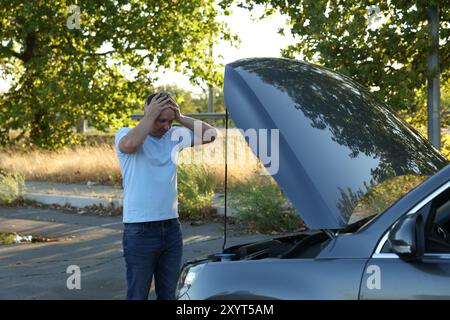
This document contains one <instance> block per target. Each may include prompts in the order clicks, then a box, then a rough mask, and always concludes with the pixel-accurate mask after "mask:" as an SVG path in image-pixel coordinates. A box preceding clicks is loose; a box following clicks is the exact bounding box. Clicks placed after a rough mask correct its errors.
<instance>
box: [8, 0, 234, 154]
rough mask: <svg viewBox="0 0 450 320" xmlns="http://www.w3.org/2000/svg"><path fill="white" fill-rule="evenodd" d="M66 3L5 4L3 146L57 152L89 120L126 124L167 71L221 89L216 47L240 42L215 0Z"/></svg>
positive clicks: (47, 0) (102, 124)
mask: <svg viewBox="0 0 450 320" xmlns="http://www.w3.org/2000/svg"><path fill="white" fill-rule="evenodd" d="M71 4H72V2H69V1H57V0H45V1H44V0H36V1H33V2H30V1H21V0H8V1H2V2H1V3H0V35H1V37H0V39H1V42H0V73H1V75H2V76H3V78H6V77H12V78H13V84H12V87H11V88H10V90H9V91H8V92H6V93H4V94H3V95H2V96H0V97H1V100H0V123H1V124H2V126H1V128H0V142H2V143H3V144H5V143H10V142H11V141H10V136H9V135H10V131H11V130H17V131H18V132H19V135H18V137H17V139H22V138H28V141H29V142H30V143H31V144H34V145H37V146H41V147H46V148H57V147H59V146H62V145H65V144H68V143H70V142H72V141H73V140H74V139H75V138H76V135H75V134H74V133H73V132H72V127H73V126H75V125H76V124H77V122H78V121H79V119H80V118H84V119H86V120H90V122H91V123H92V124H93V125H94V126H95V127H97V128H98V129H105V128H106V127H115V126H119V125H121V124H124V122H126V120H125V119H127V118H128V115H129V114H130V112H131V110H132V109H136V107H137V106H138V105H140V104H142V102H143V100H144V99H145V96H146V94H147V93H148V92H150V91H152V83H153V82H154V81H155V80H156V79H155V78H151V77H149V74H152V73H155V72H156V71H157V70H158V69H159V68H161V67H165V68H172V69H174V70H177V71H183V72H184V73H185V74H187V75H189V76H190V78H191V80H192V81H193V82H195V81H197V82H198V81H202V80H203V81H206V82H211V83H215V84H217V85H220V83H221V76H222V75H221V73H220V71H219V70H220V69H219V67H220V66H215V65H214V64H213V61H212V59H211V57H210V55H209V48H210V46H211V44H212V43H214V42H215V41H218V40H228V41H231V42H232V41H233V40H234V39H235V37H234V36H232V35H230V33H229V31H228V29H227V28H226V26H225V25H224V24H223V23H221V22H218V19H217V17H218V16H219V15H221V14H228V12H227V11H226V10H220V8H217V7H216V6H215V5H214V1H213V0H191V1H177V0H173V1H165V0H152V1H145V0H135V1H125V0H102V1H78V5H77V6H70V5H71Z"/></svg>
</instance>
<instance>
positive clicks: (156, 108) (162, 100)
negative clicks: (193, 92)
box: [144, 93, 172, 123]
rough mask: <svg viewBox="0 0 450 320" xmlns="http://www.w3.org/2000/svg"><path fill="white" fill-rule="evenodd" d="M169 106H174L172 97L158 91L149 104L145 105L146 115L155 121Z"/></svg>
mask: <svg viewBox="0 0 450 320" xmlns="http://www.w3.org/2000/svg"><path fill="white" fill-rule="evenodd" d="M167 108H172V103H171V98H170V97H169V96H167V95H163V94H161V93H158V94H157V95H156V96H155V97H154V98H153V99H152V101H151V102H150V103H149V104H147V105H145V106H144V117H146V118H148V119H149V120H150V121H151V122H152V123H153V122H154V121H155V120H156V119H157V118H158V117H159V115H160V114H161V112H162V111H163V110H165V109H167Z"/></svg>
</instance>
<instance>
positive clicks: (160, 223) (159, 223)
mask: <svg viewBox="0 0 450 320" xmlns="http://www.w3.org/2000/svg"><path fill="white" fill-rule="evenodd" d="M177 220H178V218H173V219H168V220H158V221H147V222H132V223H125V224H132V225H144V226H155V225H157V226H166V225H169V224H172V223H174V222H175V221H177Z"/></svg>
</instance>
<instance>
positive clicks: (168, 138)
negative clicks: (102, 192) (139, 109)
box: [115, 93, 217, 300]
mask: <svg viewBox="0 0 450 320" xmlns="http://www.w3.org/2000/svg"><path fill="white" fill-rule="evenodd" d="M174 120H176V121H178V122H179V123H180V124H181V125H182V126H183V127H172V122H173V121H174ZM194 123H195V127H196V128H195V129H196V130H194ZM197 131H198V132H197ZM216 136H217V131H216V130H215V129H214V128H213V127H212V126H210V125H209V124H207V123H204V122H202V121H199V120H194V119H192V118H189V117H186V116H184V115H182V114H181V113H180V109H179V107H178V105H177V104H176V103H175V101H174V100H173V99H172V98H171V97H170V96H169V95H168V94H165V93H158V94H152V95H150V96H148V97H147V99H146V102H145V105H144V117H143V119H142V120H141V121H140V122H139V124H138V125H137V126H136V127H135V128H133V129H131V128H121V129H120V130H119V131H118V132H117V134H116V138H115V145H116V152H117V156H118V158H119V164H120V169H121V172H122V177H123V188H124V201H123V222H124V233H123V250H124V257H125V263H126V269H127V286H128V288H127V296H126V298H127V299H133V300H134V299H139V300H143V299H144V300H146V299H148V294H149V291H150V286H151V282H152V277H153V276H154V277H155V289H156V296H157V299H175V290H176V285H177V280H178V276H179V272H180V269H181V261H182V245H183V241H182V235H181V228H180V222H179V220H178V212H177V211H178V194H177V174H176V172H177V170H176V163H177V155H178V152H179V151H180V150H181V149H182V148H185V147H191V146H193V145H194V144H203V143H209V142H212V141H214V140H215V138H216ZM180 138H182V140H181V141H180Z"/></svg>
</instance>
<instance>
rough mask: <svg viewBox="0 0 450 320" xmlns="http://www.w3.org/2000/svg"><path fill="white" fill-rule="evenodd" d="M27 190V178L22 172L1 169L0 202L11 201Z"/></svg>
mask: <svg viewBox="0 0 450 320" xmlns="http://www.w3.org/2000/svg"><path fill="white" fill-rule="evenodd" d="M24 192H25V178H24V176H23V175H21V174H17V173H10V172H7V171H5V170H1V169H0V203H11V202H13V201H14V200H16V199H17V198H19V197H20V196H21V195H22V194H23V193H24Z"/></svg>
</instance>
